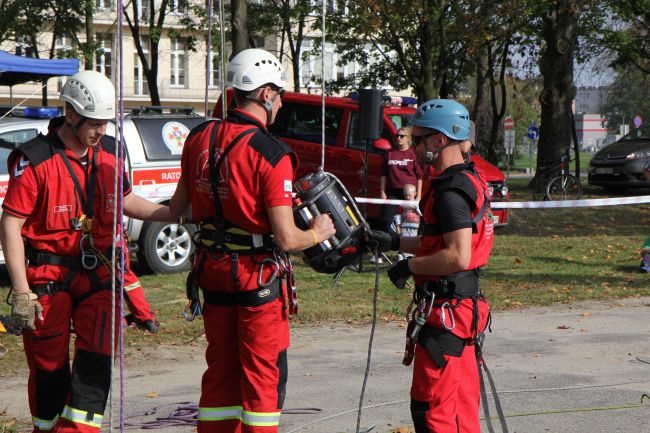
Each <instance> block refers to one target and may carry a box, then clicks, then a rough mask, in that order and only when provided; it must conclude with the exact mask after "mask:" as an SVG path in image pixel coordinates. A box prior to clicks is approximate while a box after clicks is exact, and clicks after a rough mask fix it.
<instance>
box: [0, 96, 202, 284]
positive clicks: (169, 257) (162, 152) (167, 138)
mask: <svg viewBox="0 0 650 433" xmlns="http://www.w3.org/2000/svg"><path fill="white" fill-rule="evenodd" d="M163 110H165V112H163ZM12 114H13V115H12V116H7V117H5V118H3V119H0V202H1V201H2V200H3V199H4V196H5V194H6V191H7V183H8V178H9V176H8V172H7V164H6V161H7V157H8V155H9V153H10V152H11V150H12V149H13V147H15V146H18V145H19V144H20V143H23V142H25V141H27V140H29V139H31V138H34V137H36V136H37V135H38V134H39V133H43V134H45V133H47V125H48V123H49V120H50V118H52V117H55V116H57V115H59V110H58V109H56V108H52V107H27V108H24V109H21V110H19V112H18V113H12ZM16 114H18V115H16ZM205 120H206V118H205V117H202V116H198V115H197V114H195V113H194V112H193V111H192V109H191V108H182V107H181V108H174V107H141V108H139V109H134V110H132V111H131V113H129V114H127V115H126V116H125V118H124V141H125V143H126V151H127V155H126V157H127V166H128V173H129V177H130V179H131V185H132V186H133V192H134V193H135V194H138V195H139V196H142V197H144V198H147V199H148V200H151V201H154V202H156V203H167V202H168V201H169V199H170V198H171V195H172V194H173V193H174V190H175V189H176V184H177V183H178V179H179V178H180V164H181V162H180V160H181V153H182V151H183V145H184V144H185V139H186V138H187V135H188V134H189V132H190V130H191V129H192V128H193V127H195V126H197V125H199V124H200V123H202V122H205ZM114 132H115V127H114V125H113V124H112V123H111V124H109V128H108V131H107V134H108V135H114ZM2 140H3V141H2ZM125 224H126V227H127V229H128V234H129V240H130V244H129V245H130V249H131V252H135V253H137V256H138V263H139V264H140V265H141V266H142V267H143V269H144V270H147V271H151V272H154V273H171V272H179V271H184V270H187V269H189V266H190V254H191V252H192V248H193V246H192V239H191V237H192V234H193V233H194V231H195V227H194V226H193V225H179V224H175V223H152V222H143V221H139V220H133V219H130V218H127V219H125ZM0 254H1V251H0ZM0 260H1V263H4V256H1V257H0Z"/></svg>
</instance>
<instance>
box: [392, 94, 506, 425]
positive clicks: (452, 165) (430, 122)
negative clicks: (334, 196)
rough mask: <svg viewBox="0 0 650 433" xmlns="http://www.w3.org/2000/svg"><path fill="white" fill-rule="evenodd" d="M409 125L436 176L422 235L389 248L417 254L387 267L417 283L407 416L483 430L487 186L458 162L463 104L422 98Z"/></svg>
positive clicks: (489, 227) (398, 281)
mask: <svg viewBox="0 0 650 433" xmlns="http://www.w3.org/2000/svg"><path fill="white" fill-rule="evenodd" d="M411 125H413V138H414V141H415V143H417V144H416V155H417V157H418V161H419V162H420V163H422V164H423V165H424V164H427V165H433V168H434V169H435V173H437V176H436V177H435V178H433V179H430V180H429V185H428V186H427V188H426V189H425V193H424V194H423V195H422V200H421V201H420V210H421V211H422V214H423V221H422V224H421V226H420V236H418V237H410V238H406V237H402V238H398V237H397V236H393V239H392V245H391V249H399V251H406V252H413V253H415V257H411V258H408V259H404V260H401V261H399V262H397V263H395V264H394V265H393V266H392V267H391V268H390V269H389V270H388V275H389V277H390V279H391V281H393V283H394V284H395V285H396V286H397V287H399V288H404V285H405V283H406V281H407V279H408V278H409V277H410V276H411V275H413V277H414V281H415V286H416V288H415V292H414V295H413V300H414V305H413V311H412V312H410V313H412V314H413V315H412V318H413V320H412V321H411V323H410V324H409V329H408V335H407V351H406V352H407V353H406V354H405V359H404V363H405V364H406V365H408V364H410V362H411V360H412V359H413V355H414V356H415V365H414V368H413V382H412V385H411V415H412V417H413V422H414V425H415V431H416V432H417V433H452V432H453V433H457V432H462V433H480V423H479V401H480V397H479V396H480V390H479V380H480V379H479V370H478V362H479V361H480V360H481V352H480V350H481V347H480V343H481V341H482V338H483V331H484V329H485V327H486V326H487V321H488V316H489V307H488V303H487V301H486V299H485V298H484V296H483V294H482V292H481V289H480V285H479V268H480V267H481V266H484V265H485V264H486V263H487V262H488V259H489V257H490V252H491V250H492V243H493V230H494V227H493V223H492V218H491V216H490V213H491V212H490V209H489V199H488V198H489V195H488V189H487V185H486V183H485V181H484V179H483V178H482V177H481V176H479V175H478V174H477V173H476V171H475V170H474V167H473V165H472V164H466V163H465V161H464V160H463V153H462V151H461V144H462V143H463V141H464V140H467V139H468V137H469V130H470V121H469V113H468V112H467V109H466V108H465V107H464V106H463V105H461V104H459V103H458V102H455V101H452V100H447V99H435V100H431V101H427V102H425V103H424V104H422V105H421V106H420V107H419V108H418V109H417V111H416V113H415V114H414V116H413V118H412V120H411ZM384 249H386V248H385V247H384ZM410 313H409V314H410ZM414 345H415V348H414V352H413V346H414Z"/></svg>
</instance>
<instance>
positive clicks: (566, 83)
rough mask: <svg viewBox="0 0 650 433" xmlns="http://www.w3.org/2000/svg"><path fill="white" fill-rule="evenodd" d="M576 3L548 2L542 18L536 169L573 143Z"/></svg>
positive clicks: (551, 162)
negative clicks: (542, 48) (542, 44)
mask: <svg viewBox="0 0 650 433" xmlns="http://www.w3.org/2000/svg"><path fill="white" fill-rule="evenodd" d="M577 18H578V2H577V0H563V1H558V0H551V1H549V8H548V13H547V14H546V16H545V17H544V27H543V35H544V40H545V41H546V49H545V50H544V53H543V54H542V57H541V59H540V71H541V73H542V75H543V76H544V89H543V90H542V93H541V94H540V96H539V101H540V102H541V105H542V122H541V126H540V140H539V145H538V148H537V169H538V170H539V168H540V167H541V166H543V165H546V166H556V165H558V164H559V163H560V158H561V156H562V155H563V154H564V153H566V152H567V151H568V149H569V146H570V145H571V140H572V137H571V135H572V132H571V131H572V128H573V126H572V122H573V109H572V104H573V100H574V98H575V95H576V88H575V86H574V85H573V62H574V57H575V53H574V51H575V47H576V43H577V30H578V19H577Z"/></svg>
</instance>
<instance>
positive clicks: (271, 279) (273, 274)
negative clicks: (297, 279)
mask: <svg viewBox="0 0 650 433" xmlns="http://www.w3.org/2000/svg"><path fill="white" fill-rule="evenodd" d="M266 265H270V266H272V272H271V276H270V277H269V280H268V281H266V282H263V281H262V273H263V271H264V267H265V266H266ZM280 272H281V269H280V264H279V263H278V262H277V261H276V260H274V259H271V258H268V257H267V258H266V259H264V260H262V263H260V269H259V271H258V272H257V285H258V286H259V287H268V286H270V285H271V284H273V283H274V282H275V280H277V279H278V274H279V273H280Z"/></svg>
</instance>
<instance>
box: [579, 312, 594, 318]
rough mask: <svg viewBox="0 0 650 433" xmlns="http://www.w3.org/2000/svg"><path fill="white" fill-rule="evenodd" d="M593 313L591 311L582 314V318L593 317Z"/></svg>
mask: <svg viewBox="0 0 650 433" xmlns="http://www.w3.org/2000/svg"><path fill="white" fill-rule="evenodd" d="M592 314H593V313H592V312H591V311H585V312H584V313H582V314H581V316H582V317H591V315H592Z"/></svg>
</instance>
